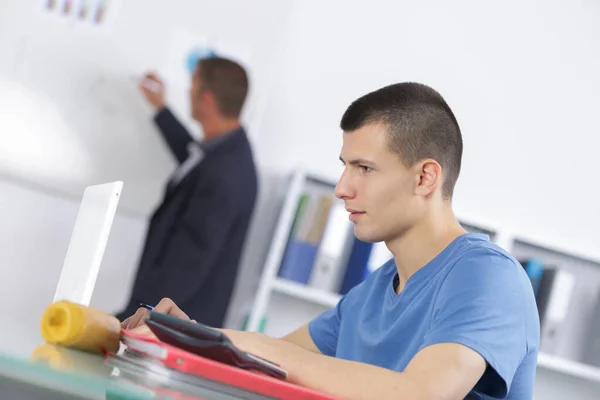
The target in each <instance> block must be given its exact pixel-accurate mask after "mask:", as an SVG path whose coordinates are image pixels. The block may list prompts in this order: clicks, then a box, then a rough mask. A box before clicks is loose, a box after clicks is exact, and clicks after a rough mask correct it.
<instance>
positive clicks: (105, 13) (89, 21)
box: [39, 0, 121, 33]
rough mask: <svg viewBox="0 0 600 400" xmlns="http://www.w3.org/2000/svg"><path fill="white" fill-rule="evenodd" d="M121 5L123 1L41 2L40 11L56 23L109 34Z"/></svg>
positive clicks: (55, 0) (73, 0)
mask: <svg viewBox="0 0 600 400" xmlns="http://www.w3.org/2000/svg"><path fill="white" fill-rule="evenodd" d="M120 4H121V0H40V6H39V11H40V13H41V14H42V16H45V17H47V18H49V19H52V20H54V21H56V23H60V24H65V25H70V26H73V27H74V28H80V29H89V30H93V31H96V32H104V33H108V32H110V30H111V28H112V26H113V24H114V21H115V19H116V17H117V15H118V7H119V6H120Z"/></svg>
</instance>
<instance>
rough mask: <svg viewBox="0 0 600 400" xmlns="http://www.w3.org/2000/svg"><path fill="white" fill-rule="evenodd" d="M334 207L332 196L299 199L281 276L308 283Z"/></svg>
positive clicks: (280, 269)
mask: <svg viewBox="0 0 600 400" xmlns="http://www.w3.org/2000/svg"><path fill="white" fill-rule="evenodd" d="M332 204H333V198H332V196H331V195H321V196H319V197H314V196H311V195H309V194H306V193H305V194H303V195H302V196H301V197H300V198H299V200H298V206H297V209H296V216H295V219H294V224H293V226H292V230H291V234H290V237H289V239H288V243H287V247H286V250H285V253H284V256H283V259H282V262H281V266H280V268H279V272H278V276H279V277H281V278H285V279H289V280H293V281H295V282H298V283H303V284H308V282H309V279H310V275H311V272H312V268H313V264H314V262H315V258H316V255H317V250H318V247H319V243H320V242H321V238H322V236H323V232H324V230H325V225H326V223H327V215H328V214H329V210H330V208H331V205H332Z"/></svg>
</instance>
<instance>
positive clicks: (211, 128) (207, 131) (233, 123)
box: [202, 119, 241, 140]
mask: <svg viewBox="0 0 600 400" xmlns="http://www.w3.org/2000/svg"><path fill="white" fill-rule="evenodd" d="M240 127H241V124H240V121H239V120H237V119H215V120H212V121H204V122H203V123H202V131H203V132H204V139H208V140H210V139H212V138H215V137H218V136H222V135H224V134H226V133H228V132H231V131H233V130H236V129H239V128H240Z"/></svg>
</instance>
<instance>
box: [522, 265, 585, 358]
mask: <svg viewBox="0 0 600 400" xmlns="http://www.w3.org/2000/svg"><path fill="white" fill-rule="evenodd" d="M520 263H521V265H522V266H523V268H525V272H526V273H527V275H528V276H529V279H530V281H531V284H532V288H533V292H534V295H535V299H536V305H537V308H538V314H539V318H540V350H541V351H543V352H546V353H549V354H552V353H555V352H556V350H557V348H558V346H559V344H560V341H561V340H565V339H564V338H562V329H561V326H562V325H563V323H564V321H565V319H566V317H567V314H568V311H569V307H571V306H573V305H572V297H573V292H574V290H575V284H576V277H575V274H574V273H573V272H571V271H567V270H565V269H564V268H559V267H557V266H556V265H552V264H544V263H543V262H542V261H541V260H538V259H534V258H532V259H526V260H520Z"/></svg>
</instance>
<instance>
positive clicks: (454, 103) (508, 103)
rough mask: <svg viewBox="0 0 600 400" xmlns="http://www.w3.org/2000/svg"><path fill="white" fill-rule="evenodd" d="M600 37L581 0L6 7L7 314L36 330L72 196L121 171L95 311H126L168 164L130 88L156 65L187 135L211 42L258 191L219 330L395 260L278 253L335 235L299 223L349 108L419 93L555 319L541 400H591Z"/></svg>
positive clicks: (595, 370)
mask: <svg viewBox="0 0 600 400" xmlns="http://www.w3.org/2000/svg"><path fill="white" fill-rule="evenodd" d="M99 4H100V6H99ZM65 7H67V8H68V7H81V8H76V10H79V11H78V12H66V11H65ZM86 7H87V8H86ZM94 7H95V8H94ZM98 7H100V8H98ZM82 9H85V10H87V11H81V10H82ZM92 10H94V11H93V12H94V13H95V14H94V15H93V16H92V15H91V12H92ZM85 13H88V14H87V15H84V14H85ZM599 40H600V3H598V2H597V1H592V0H581V1H546V2H539V1H533V0H521V1H516V0H505V1H462V0H457V1H453V2H447V1H441V0H425V1H420V2H408V1H393V2H392V1H382V0H371V1H368V2H360V1H348V0H344V1H342V0H331V1H316V0H302V1H300V0H288V1H277V0H255V1H252V2H247V1H241V0H219V1H205V0H194V1H193V0H170V1H164V0H163V1H161V0H121V1H116V0H113V1H103V2H102V1H101V2H98V1H90V2H85V1H81V2H77V1H75V2H70V1H67V0H63V1H38V0H0V205H1V207H0V273H1V274H0V277H1V279H0V301H1V302H2V304H3V307H2V309H1V310H0V313H1V314H3V317H4V318H9V319H10V320H12V321H15V323H19V321H22V323H23V324H25V323H26V322H25V321H27V320H28V319H30V318H32V316H34V317H33V318H35V319H36V320H37V316H38V315H40V314H41V312H42V310H43V309H44V307H45V306H46V305H47V304H48V303H49V302H50V301H51V300H52V297H53V295H54V290H55V287H56V282H57V281H58V277H59V274H60V271H61V268H62V263H63V260H64V256H65V253H66V250H67V247H68V244H69V240H70V237H71V233H72V229H73V226H74V223H75V218H76V216H77V210H78V206H79V202H80V200H81V195H82V193H83V190H84V189H85V187H86V186H88V185H93V184H99V183H105V182H110V181H115V180H122V181H124V190H123V194H122V198H121V201H120V204H119V208H118V211H117V216H116V217H115V221H114V224H113V228H112V232H111V235H110V239H109V242H108V245H107V247H106V252H105V256H104V260H103V263H102V267H101V270H100V275H99V277H98V281H97V284H96V289H95V291H94V295H93V299H92V306H94V307H97V308H101V309H104V310H106V311H108V312H111V313H116V312H118V311H119V310H120V309H121V308H122V307H123V306H124V304H125V302H126V301H127V299H128V296H129V294H130V288H131V286H132V284H133V279H134V274H135V269H136V266H137V262H138V258H139V255H140V252H141V246H142V244H143V241H144V235H145V232H146V229H147V227H148V225H147V224H148V217H149V215H150V213H151V212H152V210H153V209H154V208H155V207H156V206H157V205H158V203H159V202H160V200H161V195H162V190H163V186H164V184H165V182H166V180H167V179H168V177H169V176H170V174H171V173H172V172H173V170H174V168H175V167H176V164H175V161H174V159H173V158H172V157H171V155H170V154H169V153H168V150H167V149H166V147H165V146H164V144H163V142H162V141H161V139H160V137H159V135H157V134H156V132H155V131H156V127H155V126H154V125H153V123H152V110H151V109H150V108H149V106H148V105H147V104H146V102H145V101H144V100H143V98H142V96H141V95H140V93H139V90H138V88H137V80H138V79H139V78H140V77H141V76H142V75H143V74H144V73H145V72H146V71H148V70H155V71H158V72H159V73H160V74H161V75H162V76H163V77H164V79H165V83H166V87H167V95H168V101H169V104H170V105H171V106H172V108H173V110H174V112H176V113H177V114H178V116H179V117H180V118H181V119H182V121H185V122H186V123H188V124H189V126H190V127H191V128H190V129H191V130H192V132H193V133H194V134H195V135H198V137H200V136H201V134H202V133H201V132H199V131H198V132H196V131H195V130H194V129H195V127H194V125H193V123H192V122H191V120H189V109H188V107H189V105H188V87H187V86H188V84H189V82H188V76H187V75H186V60H189V57H190V54H191V52H193V51H195V50H197V48H199V47H202V46H209V47H212V48H216V49H218V50H219V52H221V53H222V54H227V55H229V56H231V57H232V58H234V59H236V60H238V61H239V62H240V63H242V64H243V65H244V66H245V67H246V68H247V71H248V73H249V76H250V81H251V85H250V95H249V97H248V101H247V103H246V106H245V108H244V115H243V123H244V126H245V127H246V129H247V131H248V133H249V138H250V141H251V143H252V146H253V150H254V155H255V159H256V162H257V165H258V172H259V179H260V191H259V195H258V202H257V206H256V209H255V213H254V217H253V222H252V225H251V228H250V233H249V235H248V240H247V242H246V245H245V249H244V252H243V257H242V262H241V265H240V272H239V276H238V279H237V284H236V290H235V294H234V297H233V300H232V303H231V305H230V308H229V313H228V316H227V326H228V327H232V328H245V329H252V330H260V331H263V332H266V333H268V334H273V335H281V334H283V333H285V332H288V331H290V330H291V329H294V328H295V327H297V326H299V325H301V324H303V323H305V322H307V321H308V320H309V319H311V318H313V317H315V316H316V315H318V314H319V313H320V312H322V311H323V310H325V309H326V308H327V307H331V306H333V305H334V304H335V302H336V301H337V300H338V299H339V296H340V295H341V294H343V293H344V291H345V290H346V289H347V287H348V285H352V284H353V283H356V279H359V280H360V279H362V278H363V277H364V276H365V274H367V273H368V272H369V271H371V270H372V269H373V268H376V267H377V266H379V265H380V264H381V263H382V262H383V261H386V260H387V257H388V256H389V254H388V253H387V252H386V249H385V248H383V249H382V248H381V246H380V245H375V246H370V247H368V248H366V249H364V250H365V251H366V253H364V254H367V255H368V257H363V259H362V261H360V260H359V261H358V262H357V261H356V260H355V259H354V258H352V257H351V254H352V249H353V244H355V243H354V242H353V241H352V238H349V239H348V240H345V241H341V242H339V243H338V245H337V247H336V246H335V245H334V246H333V248H334V251H333V253H331V252H330V253H328V254H327V256H329V257H330V258H332V259H333V260H334V262H333V264H332V265H333V267H331V268H330V269H331V270H327V271H319V255H321V256H322V255H323V254H322V253H323V252H326V250H330V249H322V251H321V253H318V254H317V255H313V258H312V259H311V262H309V263H305V264H304V265H292V264H293V261H290V259H289V258H287V257H286V255H288V254H290V252H293V250H294V248H293V246H294V244H295V243H296V242H298V241H304V242H306V241H308V242H309V243H310V244H311V245H313V247H314V249H315V251H317V250H318V249H319V248H320V247H319V246H320V244H322V243H324V242H325V239H326V237H327V235H328V234H329V235H331V234H334V236H335V235H337V234H339V232H345V231H344V229H346V228H345V227H344V226H341V225H340V226H337V228H336V229H334V228H331V229H327V224H326V223H319V221H316V222H315V220H314V218H317V217H315V216H314V215H313V219H312V220H311V215H310V213H305V214H304V217H303V218H304V219H302V218H301V217H302V216H299V217H298V218H295V216H296V215H297V210H298V204H300V203H301V202H302V201H309V202H310V200H311V199H313V200H314V201H317V202H318V199H319V198H320V197H321V196H323V195H330V193H331V190H332V189H333V185H335V182H336V179H337V178H338V176H339V174H340V172H341V165H340V163H339V160H338V155H339V150H340V146H341V141H342V136H341V132H340V130H339V127H338V124H339V119H340V118H341V115H342V113H343V111H344V110H345V108H346V107H347V106H348V105H349V103H350V102H351V101H352V100H354V99H355V98H357V97H359V96H360V95H362V94H365V93H367V92H369V91H371V90H374V89H376V88H379V87H381V86H384V85H387V84H390V83H393V82H400V81H418V82H422V83H426V84H428V85H430V86H432V87H434V88H435V89H437V90H438V91H440V92H441V93H442V95H443V96H444V97H445V98H446V100H447V101H448V103H449V104H450V106H451V107H452V108H453V110H454V112H455V114H456V115H457V118H458V120H459V123H460V125H461V128H462V132H463V138H464V158H463V166H462V173H461V177H460V179H459V181H458V184H457V187H456V191H455V196H454V205H455V211H456V213H457V215H458V217H459V218H460V219H461V221H462V222H463V223H464V225H465V227H467V228H468V229H470V230H473V231H481V232H485V233H488V234H489V235H490V236H491V238H492V239H493V240H495V241H496V242H497V243H499V244H500V245H501V246H503V247H505V248H506V249H507V250H509V251H510V252H511V253H512V254H514V255H515V256H516V257H517V258H518V259H519V261H521V262H522V264H523V266H524V268H526V270H527V271H528V273H531V278H532V283H533V284H534V287H535V288H537V289H536V294H538V306H539V307H543V308H544V310H546V312H545V313H544V315H546V316H547V321H544V320H543V321H542V353H541V355H540V359H539V368H538V376H537V381H536V389H535V390H536V394H535V398H536V399H538V400H539V399H564V398H567V397H568V398H573V399H592V398H597V393H598V391H597V390H598V388H599V387H600V297H599V292H600V246H599V245H598V239H599V238H600V236H599V234H598V227H599V226H600V213H598V212H595V211H594V210H595V208H596V207H597V206H598V204H599V200H600V192H599V190H598V188H597V184H596V181H595V178H594V177H595V175H596V173H595V172H596V169H597V162H596V161H597V158H598V157H597V152H598V146H599V145H600V142H599V140H598V138H597V135H598V133H600V120H599V119H598V118H597V116H596V115H597V114H595V113H596V112H597V110H598V108H599V106H600V100H599V97H598V96H599V93H600V75H599V74H598V71H600V46H598V42H599ZM307 199H308V200H307ZM315 199H316V200H315ZM313 208H314V207H313ZM321 218H324V217H323V216H321ZM325 219H327V218H325ZM331 220H333V217H332V218H331ZM321 222H323V221H321ZM311 224H317V225H319V226H321V232H320V234H318V235H317V239H318V240H316V241H314V240H313V241H311V240H310V239H307V238H306V237H304V238H303V237H302V235H303V232H304V233H306V232H308V231H310V230H311ZM303 225H304V228H302V226H303ZM294 226H296V227H297V226H300V228H298V229H294ZM332 232H333V233H332ZM309 236H310V235H309ZM330 242H331V241H330ZM330 242H329V243H330ZM342 242H343V243H342ZM340 243H342V244H343V245H342V244H340ZM336 248H344V249H345V250H346V251H345V253H344V254H342V253H341V252H340V253H336V252H335V249H336ZM352 260H354V262H353V261H352ZM351 269H353V271H354V275H352V277H350V276H349V271H350V270H351ZM540 270H543V271H544V272H548V273H544V274H542V275H541V278H540V275H536V274H535V273H533V272H532V271H540ZM298 271H302V272H298ZM356 271H359V273H358V275H357V273H356ZM318 274H321V276H319V275H318ZM356 276H359V278H356ZM352 279H354V281H353V280H352ZM536 279H537V280H536ZM2 329H4V328H2Z"/></svg>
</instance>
